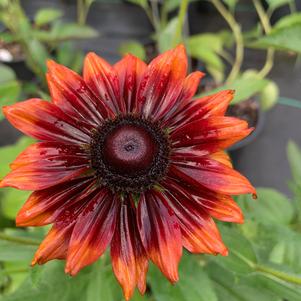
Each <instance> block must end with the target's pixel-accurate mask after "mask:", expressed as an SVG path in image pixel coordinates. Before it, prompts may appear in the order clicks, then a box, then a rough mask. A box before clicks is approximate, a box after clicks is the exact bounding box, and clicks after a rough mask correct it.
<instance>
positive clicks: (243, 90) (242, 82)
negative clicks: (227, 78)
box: [196, 77, 268, 104]
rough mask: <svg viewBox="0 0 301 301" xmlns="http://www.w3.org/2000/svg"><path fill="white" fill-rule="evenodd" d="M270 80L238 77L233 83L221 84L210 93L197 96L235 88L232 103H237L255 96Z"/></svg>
mask: <svg viewBox="0 0 301 301" xmlns="http://www.w3.org/2000/svg"><path fill="white" fill-rule="evenodd" d="M267 83H268V81H267V80H265V79H259V78H256V77H254V78H252V79H250V78H243V77H241V78H238V79H236V80H235V81H234V82H233V83H231V84H227V85H223V86H220V87H219V88H217V89H214V90H211V91H210V92H208V93H203V94H201V95H198V96H196V97H200V96H204V95H210V94H213V93H216V92H218V91H221V90H227V89H230V90H235V96H234V99H233V100H232V102H231V104H236V103H239V102H241V101H244V100H247V99H249V98H250V97H252V96H254V95H255V94H256V93H258V92H260V91H261V90H262V89H264V87H265V86H266V85H267Z"/></svg>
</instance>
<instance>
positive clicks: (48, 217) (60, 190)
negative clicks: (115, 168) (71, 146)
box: [16, 177, 95, 227]
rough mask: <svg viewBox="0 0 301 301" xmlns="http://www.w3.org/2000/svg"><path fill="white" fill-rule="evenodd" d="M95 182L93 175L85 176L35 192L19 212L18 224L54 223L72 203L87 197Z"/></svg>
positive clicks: (22, 225) (40, 224) (37, 224)
mask: <svg viewBox="0 0 301 301" xmlns="http://www.w3.org/2000/svg"><path fill="white" fill-rule="evenodd" d="M94 183H95V179H94V178H93V177H84V178H78V179H75V180H71V181H68V182H65V183H62V184H58V185H56V186H53V187H50V188H48V189H44V190H40V191H35V192H33V193H32V194H31V195H30V197H29V198H28V200H27V201H26V202H25V204H24V205H23V207H22V208H21V209H20V211H19V212H18V215H17V217H16V224H17V226H18V227H28V226H43V225H47V224H50V223H53V222H54V221H55V220H56V218H58V216H59V215H60V214H61V213H62V212H63V211H64V210H66V209H67V208H68V206H70V204H74V203H76V202H79V201H80V200H82V199H83V198H85V197H86V196H87V193H88V194H89V193H90V192H91V189H92V187H93V186H94Z"/></svg>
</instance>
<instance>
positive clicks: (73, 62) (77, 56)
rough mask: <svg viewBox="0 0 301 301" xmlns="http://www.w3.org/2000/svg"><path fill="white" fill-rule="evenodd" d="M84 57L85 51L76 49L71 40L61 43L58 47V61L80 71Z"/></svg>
mask: <svg viewBox="0 0 301 301" xmlns="http://www.w3.org/2000/svg"><path fill="white" fill-rule="evenodd" d="M83 59H84V55H83V52H82V51H81V50H79V49H76V48H75V47H74V45H73V43H72V42H71V41H68V42H63V43H61V44H60V45H59V47H58V49H57V61H58V62H59V63H60V64H62V65H64V66H67V67H69V68H70V69H72V70H74V71H76V72H78V73H80V72H81V69H82V65H83Z"/></svg>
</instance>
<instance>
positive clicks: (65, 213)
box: [0, 46, 255, 300]
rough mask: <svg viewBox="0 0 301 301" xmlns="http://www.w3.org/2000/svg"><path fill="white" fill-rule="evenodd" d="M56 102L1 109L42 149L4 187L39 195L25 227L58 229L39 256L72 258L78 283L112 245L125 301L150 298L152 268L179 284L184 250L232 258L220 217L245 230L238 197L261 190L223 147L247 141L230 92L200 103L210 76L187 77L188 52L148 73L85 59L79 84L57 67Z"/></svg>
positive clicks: (69, 268) (53, 68) (23, 158)
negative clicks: (231, 109) (231, 112)
mask: <svg viewBox="0 0 301 301" xmlns="http://www.w3.org/2000/svg"><path fill="white" fill-rule="evenodd" d="M48 67H49V71H48V74H47V80H48V84H49V89H50V92H51V97H52V101H51V102H47V101H44V100H40V99H30V100H27V101H24V102H21V103H17V104H15V105H12V106H7V107H4V109H3V111H4V114H5V115H6V117H7V119H8V120H9V121H10V122H11V123H12V124H13V125H14V126H15V127H16V128H18V129H19V130H21V131H22V132H23V133H25V134H26V135H29V136H32V137H34V138H36V139H38V140H41V142H37V143H35V144H33V145H32V146H30V147H29V148H27V149H26V150H25V151H24V152H23V153H21V154H20V155H19V157H18V158H17V159H16V160H15V161H14V162H13V163H12V164H11V169H12V170H11V172H10V173H9V174H8V175H7V176H6V177H5V178H4V179H3V180H2V182H1V184H0V186H1V187H6V186H12V187H15V188H17V189H24V190H33V191H34V192H33V193H32V194H31V196H30V197H29V199H28V200H27V202H26V203H25V205H24V206H23V208H22V209H21V210H20V212H19V214H18V216H17V225H18V226H43V225H46V224H53V226H52V229H51V230H50V232H49V233H48V235H47V237H46V238H45V240H44V241H43V242H42V244H41V245H40V247H39V249H38V251H37V252H36V254H35V257H34V259H33V264H36V263H39V264H43V263H45V262H47V261H48V260H51V259H55V258H57V259H66V272H67V273H69V274H71V275H75V274H76V273H77V272H78V271H79V270H80V269H82V268H83V267H84V266H87V265H89V264H91V263H93V262H94V261H96V260H97V259H98V258H99V257H100V256H101V255H102V254H103V253H104V252H105V250H106V249H107V247H108V246H109V245H110V246H111V257H112V265H113V270H114V273H115V275H116V277H117V279H118V281H119V282H120V284H121V286H122V287H123V291H124V295H125V298H126V299H127V300H128V299H129V298H130V297H131V296H132V294H133V291H134V289H135V287H136V285H137V286H138V288H139V290H140V292H141V293H144V291H145V287H146V284H145V277H146V272H147V269H148V260H149V259H150V260H152V261H153V262H154V263H155V264H156V265H157V266H158V267H159V269H160V270H161V271H162V273H163V274H164V275H165V276H166V277H167V278H168V279H169V280H170V281H171V282H175V281H177V280H178V263H179V260H180V258H181V255H182V247H183V246H184V247H185V248H186V249H187V250H188V251H190V252H192V253H209V254H214V255H216V254H221V255H227V253H228V251H227V248H226V247H225V245H224V244H223V242H222V240H221V237H220V234H219V231H218V229H217V227H216V225H215V223H214V221H213V219H212V218H216V219H219V220H222V221H227V222H236V223H242V222H243V216H242V213H241V210H240V209H239V207H238V206H237V205H236V203H235V202H234V201H233V199H232V198H231V195H237V194H242V193H255V190H254V188H253V187H252V185H251V184H250V183H249V181H248V180H247V179H246V178H244V177H243V176H242V175H240V174H239V173H238V172H236V171H235V170H233V169H232V166H231V163H230V160H229V157H228V156H227V155H226V153H225V152H223V151H222V149H224V148H227V147H229V146H230V145H232V144H233V143H235V142H237V141H239V140H240V139H242V138H244V137H246V136H247V135H248V134H249V133H250V132H251V131H252V129H248V125H247V123H246V122H245V121H242V120H239V119H236V118H232V117H225V116H224V114H225V112H226V109H227V106H228V105H229V102H230V101H231V99H232V97H233V91H229V90H228V91H222V92H218V93H216V94H214V95H211V96H206V97H203V98H200V99H197V100H192V97H193V95H194V94H195V92H196V89H197V87H198V84H199V81H200V79H201V77H202V76H203V74H202V73H201V72H194V73H192V74H190V75H188V76H187V75H186V72H187V58H186V54H185V50H184V47H183V46H179V47H177V48H176V49H174V50H170V51H167V52H166V53H164V54H162V55H160V56H158V57H157V58H155V59H154V60H153V61H152V62H151V63H150V64H149V65H148V66H147V65H146V64H144V63H143V62H142V61H140V60H139V59H138V58H136V57H134V56H132V55H128V56H126V57H125V58H123V59H122V60H121V61H120V62H118V63H117V64H115V65H114V66H110V65H109V64H108V63H107V62H106V61H105V60H103V59H102V58H100V57H98V56H97V55H96V54H94V53H90V54H88V55H87V57H86V59H85V64H84V72H83V77H81V76H79V75H77V74H76V73H74V72H73V71H71V70H69V69H67V68H66V67H64V66H61V65H59V64H56V63H55V62H53V61H50V62H49V64H48Z"/></svg>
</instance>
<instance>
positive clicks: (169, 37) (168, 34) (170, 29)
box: [156, 17, 178, 53]
mask: <svg viewBox="0 0 301 301" xmlns="http://www.w3.org/2000/svg"><path fill="white" fill-rule="evenodd" d="M177 24H178V18H177V17H175V18H173V19H171V20H170V21H169V22H168V24H167V25H166V27H165V28H164V29H163V30H161V31H160V33H159V36H157V37H156V39H157V41H158V47H159V51H160V53H162V52H164V51H166V50H168V49H171V48H172V47H173V38H174V36H175V31H176V28H177Z"/></svg>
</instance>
